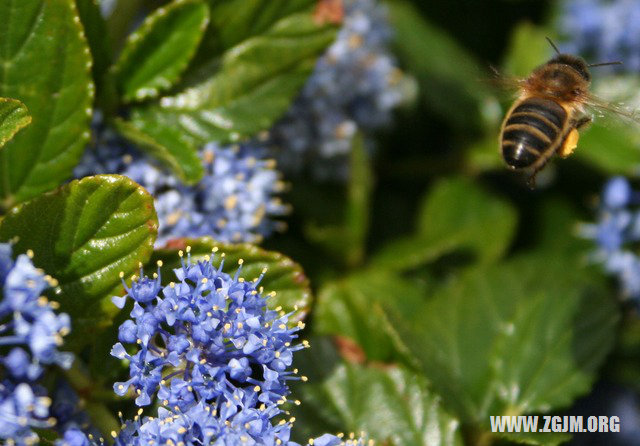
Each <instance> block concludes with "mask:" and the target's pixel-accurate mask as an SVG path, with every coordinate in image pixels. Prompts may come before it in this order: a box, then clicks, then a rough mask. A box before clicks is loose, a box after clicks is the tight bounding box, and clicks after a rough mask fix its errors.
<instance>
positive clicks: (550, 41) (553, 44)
mask: <svg viewBox="0 0 640 446" xmlns="http://www.w3.org/2000/svg"><path fill="white" fill-rule="evenodd" d="M545 39H547V42H549V45H551V48H553V50H554V51H555V52H556V53H557V54H560V50H558V47H557V46H556V44H555V43H553V41H552V40H551V39H550V38H549V37H547V36H545Z"/></svg>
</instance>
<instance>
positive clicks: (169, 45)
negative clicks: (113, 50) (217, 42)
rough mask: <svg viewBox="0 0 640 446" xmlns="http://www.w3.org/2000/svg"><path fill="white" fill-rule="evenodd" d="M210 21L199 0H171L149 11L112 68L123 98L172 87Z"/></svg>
mask: <svg viewBox="0 0 640 446" xmlns="http://www.w3.org/2000/svg"><path fill="white" fill-rule="evenodd" d="M208 22H209V9H208V8H207V5H206V4H204V3H203V2H202V1H201V0H174V1H173V2H172V3H170V4H169V5H168V6H165V7H160V8H158V9H157V10H156V11H155V12H153V13H152V14H151V15H149V16H148V17H147V18H146V19H145V21H144V22H143V23H142V25H141V26H140V28H138V29H137V30H136V31H135V32H133V33H132V34H131V35H130V36H129V38H128V39H127V42H126V44H125V47H124V49H123V50H122V53H121V54H120V58H119V60H118V62H117V63H116V65H115V67H114V69H115V73H116V78H117V81H118V86H119V88H120V90H121V91H122V94H123V97H124V99H125V100H126V101H134V100H143V99H147V98H152V97H156V96H158V94H159V93H160V91H165V90H168V89H169V88H171V87H172V86H173V85H174V84H175V83H176V81H177V80H178V78H179V77H180V75H181V74H182V73H183V71H184V70H185V69H186V68H187V65H188V64H189V61H190V60H191V58H192V57H193V55H194V54H195V51H196V49H197V48H198V44H199V43H200V40H201V39H202V36H203V35H204V31H205V29H206V26H207V23H208Z"/></svg>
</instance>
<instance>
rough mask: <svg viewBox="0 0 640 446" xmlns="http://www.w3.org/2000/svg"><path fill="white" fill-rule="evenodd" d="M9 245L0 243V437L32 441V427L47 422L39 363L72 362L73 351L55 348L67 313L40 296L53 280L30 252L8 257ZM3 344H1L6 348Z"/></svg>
mask: <svg viewBox="0 0 640 446" xmlns="http://www.w3.org/2000/svg"><path fill="white" fill-rule="evenodd" d="M11 254H12V248H11V245H10V244H8V243H0V286H1V289H2V296H1V299H0V345H1V346H2V347H3V351H6V352H7V353H6V354H0V365H1V366H2V369H3V370H4V377H3V378H2V380H0V439H4V440H6V441H7V442H9V444H11V443H15V444H37V443H38V441H39V439H38V435H37V434H36V433H35V432H34V431H33V429H34V428H45V427H51V426H52V424H53V421H52V420H51V419H49V407H50V405H51V399H50V398H49V397H47V396H46V393H45V391H44V389H42V388H41V387H40V386H38V385H37V382H36V381H37V380H38V378H40V377H41V375H42V373H43V371H44V366H47V365H52V364H55V365H59V366H61V367H64V368H68V367H70V366H71V362H72V361H73V356H72V355H71V354H69V353H63V352H60V351H59V350H58V348H59V347H60V345H61V344H62V337H63V336H65V335H66V334H67V333H69V331H70V319H69V316H68V315H67V314H65V313H60V314H56V313H55V311H54V310H55V309H57V308H58V305H57V303H55V302H51V301H49V300H48V299H47V298H46V297H44V296H42V292H43V291H44V290H45V289H46V288H49V287H50V286H55V285H56V281H55V280H54V279H52V278H51V277H49V276H46V275H45V274H44V273H43V272H42V270H39V269H37V268H36V267H35V266H34V265H33V263H32V262H31V257H32V256H33V254H32V253H31V252H29V253H28V254H21V255H19V256H18V257H17V258H16V260H15V261H14V260H13V259H12V256H11ZM5 349H6V350H5Z"/></svg>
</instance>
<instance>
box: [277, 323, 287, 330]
mask: <svg viewBox="0 0 640 446" xmlns="http://www.w3.org/2000/svg"><path fill="white" fill-rule="evenodd" d="M278 328H279V329H280V330H285V329H286V328H287V326H286V325H285V324H280V325H278Z"/></svg>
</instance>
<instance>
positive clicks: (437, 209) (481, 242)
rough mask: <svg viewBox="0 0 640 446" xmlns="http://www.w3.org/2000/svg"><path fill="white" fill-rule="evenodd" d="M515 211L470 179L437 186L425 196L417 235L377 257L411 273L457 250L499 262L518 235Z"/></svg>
mask: <svg viewBox="0 0 640 446" xmlns="http://www.w3.org/2000/svg"><path fill="white" fill-rule="evenodd" d="M516 224H517V214H516V212H515V210H514V209H513V207H512V206H510V205H509V204H508V203H507V202H505V201H504V200H502V199H499V198H497V197H495V196H493V195H491V194H489V193H487V192H485V191H484V190H482V189H481V188H480V187H478V186H476V185H474V183H473V182H471V181H470V180H468V179H465V178H448V179H445V180H442V181H440V182H439V183H436V184H435V185H434V186H433V188H432V189H431V190H430V191H429V192H428V194H427V195H426V196H425V199H424V201H423V203H422V206H421V209H420V212H419V216H418V230H417V233H416V234H415V235H414V236H411V237H407V238H404V239H401V240H398V241H395V242H391V243H390V244H389V245H387V246H386V247H384V248H383V249H382V250H381V252H380V253H378V254H377V255H376V257H375V258H374V260H373V261H374V262H375V263H376V264H377V265H379V266H386V267H391V268H394V269H406V268H412V267H416V266H419V265H420V264H422V263H425V262H428V261H432V260H435V259H436V258H437V257H439V256H440V255H442V254H444V253H446V252H449V251H451V250H452V249H463V250H464V249H467V250H471V252H472V253H473V254H474V255H475V256H476V258H477V260H478V261H480V262H483V263H489V262H493V261H496V260H497V259H499V258H500V257H501V256H502V255H504V253H505V252H506V250H507V249H508V247H509V245H510V244H511V240H512V238H513V236H514V234H515V230H516Z"/></svg>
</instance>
